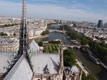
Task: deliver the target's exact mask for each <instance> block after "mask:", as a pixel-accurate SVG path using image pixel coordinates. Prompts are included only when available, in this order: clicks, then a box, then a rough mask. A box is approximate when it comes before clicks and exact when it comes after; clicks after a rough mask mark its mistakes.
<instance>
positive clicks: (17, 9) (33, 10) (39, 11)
mask: <svg viewBox="0 0 107 80" xmlns="http://www.w3.org/2000/svg"><path fill="white" fill-rule="evenodd" d="M21 9H22V8H21V4H20V3H13V2H6V1H0V10H2V11H1V12H0V15H1V16H21ZM27 14H28V16H29V17H37V18H49V19H65V20H77V21H80V20H82V21H83V20H84V21H91V22H97V20H98V19H102V20H104V21H107V16H104V15H102V14H98V13H91V12H87V11H84V10H81V9H68V8H65V7H61V6H55V5H40V4H39V5H32V4H27Z"/></svg>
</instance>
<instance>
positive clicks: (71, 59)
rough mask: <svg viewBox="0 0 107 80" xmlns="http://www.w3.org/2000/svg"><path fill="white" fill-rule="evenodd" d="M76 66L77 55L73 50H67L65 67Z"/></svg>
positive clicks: (65, 52)
mask: <svg viewBox="0 0 107 80" xmlns="http://www.w3.org/2000/svg"><path fill="white" fill-rule="evenodd" d="M75 64H76V55H75V54H74V51H73V50H72V49H67V50H65V51H64V65H65V66H72V65H75Z"/></svg>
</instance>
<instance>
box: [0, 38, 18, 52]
mask: <svg viewBox="0 0 107 80" xmlns="http://www.w3.org/2000/svg"><path fill="white" fill-rule="evenodd" d="M18 49H19V40H18V39H15V38H10V37H2V38H1V37H0V52H16V51H18Z"/></svg>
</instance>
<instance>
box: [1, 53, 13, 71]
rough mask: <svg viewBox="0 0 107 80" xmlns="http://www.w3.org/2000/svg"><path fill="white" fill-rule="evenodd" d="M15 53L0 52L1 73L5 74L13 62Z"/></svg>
mask: <svg viewBox="0 0 107 80" xmlns="http://www.w3.org/2000/svg"><path fill="white" fill-rule="evenodd" d="M13 54H14V53H1V52H0V73H5V72H6V71H7V68H8V66H9V63H8V62H11V58H12V57H11V56H12V55H13Z"/></svg>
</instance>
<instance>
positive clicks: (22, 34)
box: [19, 0, 28, 55]
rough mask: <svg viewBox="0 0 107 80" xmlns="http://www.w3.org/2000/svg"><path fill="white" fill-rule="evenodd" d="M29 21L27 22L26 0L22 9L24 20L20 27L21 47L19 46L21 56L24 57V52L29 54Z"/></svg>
mask: <svg viewBox="0 0 107 80" xmlns="http://www.w3.org/2000/svg"><path fill="white" fill-rule="evenodd" d="M27 40H28V35H27V21H26V0H23V8H22V19H21V26H20V45H19V54H20V55H22V54H23V53H24V52H27Z"/></svg>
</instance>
